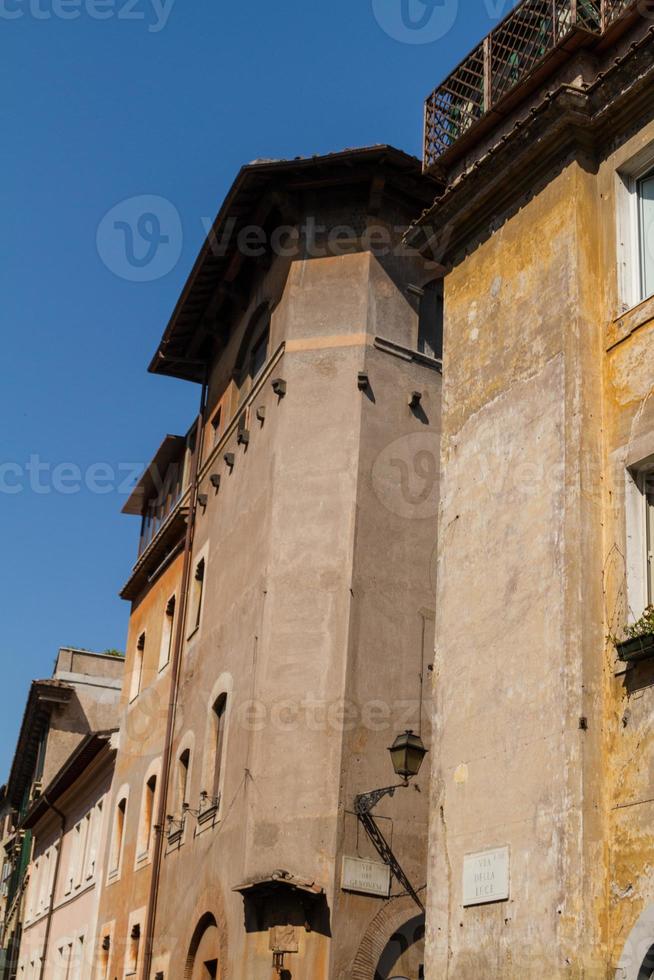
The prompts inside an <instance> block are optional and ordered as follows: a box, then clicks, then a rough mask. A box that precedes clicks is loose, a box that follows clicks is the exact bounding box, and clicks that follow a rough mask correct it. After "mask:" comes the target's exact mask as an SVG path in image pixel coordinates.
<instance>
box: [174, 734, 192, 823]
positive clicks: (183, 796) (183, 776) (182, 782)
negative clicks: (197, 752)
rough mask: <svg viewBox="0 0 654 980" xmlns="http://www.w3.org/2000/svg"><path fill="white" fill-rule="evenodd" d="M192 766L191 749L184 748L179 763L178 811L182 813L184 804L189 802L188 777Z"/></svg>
mask: <svg viewBox="0 0 654 980" xmlns="http://www.w3.org/2000/svg"><path fill="white" fill-rule="evenodd" d="M190 768H191V750H190V749H184V751H183V752H182V754H181V755H180V757H179V760H178V763H177V803H178V812H179V813H182V812H183V810H184V804H185V803H188V777H189V770H190Z"/></svg>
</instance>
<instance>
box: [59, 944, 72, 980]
mask: <svg viewBox="0 0 654 980" xmlns="http://www.w3.org/2000/svg"><path fill="white" fill-rule="evenodd" d="M72 966H73V944H72V943H64V945H63V946H60V947H59V949H58V956H57V980H71V978H72Z"/></svg>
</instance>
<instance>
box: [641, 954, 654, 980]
mask: <svg viewBox="0 0 654 980" xmlns="http://www.w3.org/2000/svg"><path fill="white" fill-rule="evenodd" d="M652 977H654V946H650V948H649V950H648V952H647V956H646V957H645V959H644V960H643V963H642V966H641V968H640V971H639V973H638V980H651V978H652Z"/></svg>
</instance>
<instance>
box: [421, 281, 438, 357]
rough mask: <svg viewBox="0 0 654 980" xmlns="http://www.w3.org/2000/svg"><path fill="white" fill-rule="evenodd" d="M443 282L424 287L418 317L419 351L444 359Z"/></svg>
mask: <svg viewBox="0 0 654 980" xmlns="http://www.w3.org/2000/svg"><path fill="white" fill-rule="evenodd" d="M443 309H444V308H443V280H442V279H434V280H433V281H432V282H428V283H427V285H426V286H423V289H422V296H421V297H420V311H419V316H418V350H419V352H420V353H421V354H427V356H428V357H435V358H436V359H437V360H439V361H440V360H442V359H443V319H444V317H443Z"/></svg>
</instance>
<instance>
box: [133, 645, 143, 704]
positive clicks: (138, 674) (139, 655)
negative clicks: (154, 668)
mask: <svg viewBox="0 0 654 980" xmlns="http://www.w3.org/2000/svg"><path fill="white" fill-rule="evenodd" d="M144 657H145V633H141V635H140V636H139V638H138V640H137V641H136V650H135V651H134V664H133V667H132V682H131V686H130V692H129V700H130V703H131V702H132V701H135V700H136V698H137V697H138V696H139V694H140V693H141V687H142V685H143V660H144Z"/></svg>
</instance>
